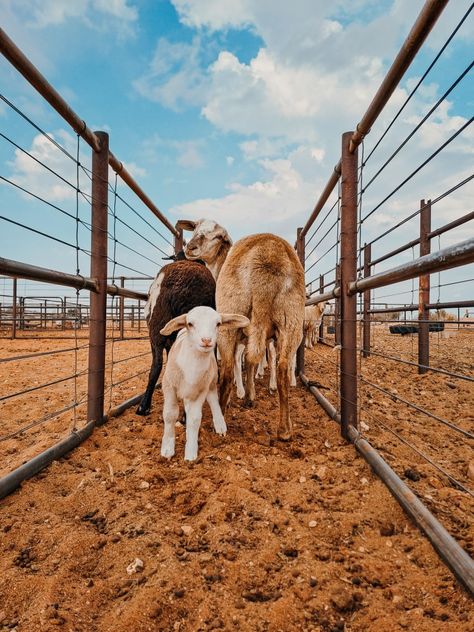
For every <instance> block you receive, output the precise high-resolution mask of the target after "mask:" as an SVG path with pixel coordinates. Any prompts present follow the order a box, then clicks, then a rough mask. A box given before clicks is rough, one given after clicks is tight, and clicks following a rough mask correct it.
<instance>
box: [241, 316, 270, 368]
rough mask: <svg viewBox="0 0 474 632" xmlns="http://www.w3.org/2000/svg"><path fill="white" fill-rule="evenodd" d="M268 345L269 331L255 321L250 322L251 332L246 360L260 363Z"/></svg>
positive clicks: (251, 362)
mask: <svg viewBox="0 0 474 632" xmlns="http://www.w3.org/2000/svg"><path fill="white" fill-rule="evenodd" d="M266 346H267V332H266V330H265V329H264V328H263V327H262V326H261V324H260V326H259V325H257V324H256V323H255V321H254V322H251V323H250V332H249V337H248V341H247V353H246V360H247V362H249V363H250V364H258V363H259V362H260V360H261V359H262V358H263V354H264V353H265V349H266Z"/></svg>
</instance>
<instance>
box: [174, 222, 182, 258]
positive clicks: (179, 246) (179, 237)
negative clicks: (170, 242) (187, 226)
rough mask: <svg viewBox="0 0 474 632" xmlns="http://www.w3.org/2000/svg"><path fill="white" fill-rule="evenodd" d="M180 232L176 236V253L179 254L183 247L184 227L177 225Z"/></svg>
mask: <svg viewBox="0 0 474 632" xmlns="http://www.w3.org/2000/svg"><path fill="white" fill-rule="evenodd" d="M176 230H177V231H178V234H177V235H175V237H174V254H175V255H177V254H178V252H180V251H181V250H182V249H183V229H182V228H178V227H177V226H176Z"/></svg>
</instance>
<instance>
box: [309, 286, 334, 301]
mask: <svg viewBox="0 0 474 632" xmlns="http://www.w3.org/2000/svg"><path fill="white" fill-rule="evenodd" d="M340 295H341V289H340V288H339V286H337V287H335V288H334V289H333V290H331V291H330V292H324V294H316V296H312V297H311V298H309V299H308V300H307V301H306V303H305V305H317V304H318V303H322V302H323V301H331V300H332V299H334V298H337V297H339V296H340Z"/></svg>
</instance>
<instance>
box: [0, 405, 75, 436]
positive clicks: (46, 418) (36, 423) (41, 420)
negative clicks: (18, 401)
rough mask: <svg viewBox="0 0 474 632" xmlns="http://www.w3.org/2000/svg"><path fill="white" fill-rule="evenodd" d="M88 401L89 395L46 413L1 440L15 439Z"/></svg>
mask: <svg viewBox="0 0 474 632" xmlns="http://www.w3.org/2000/svg"><path fill="white" fill-rule="evenodd" d="M86 401H87V396H86V397H84V398H83V399H81V400H80V401H78V402H72V403H71V404H68V405H67V406H65V407H64V408H61V410H57V411H55V412H54V413H48V414H47V415H44V417H40V418H39V419H36V420H35V421H32V422H31V423H29V424H27V425H26V426H22V427H21V428H19V429H18V430H15V431H14V432H11V433H10V434H7V435H3V436H2V437H0V442H2V441H7V439H13V438H14V437H17V436H18V435H20V434H23V433H24V432H25V431H26V430H31V428H35V427H36V426H40V425H41V424H44V423H46V422H47V421H51V419H54V418H55V417H59V415H62V414H63V413H67V412H68V411H69V410H71V408H75V407H78V406H81V405H82V404H84V403H85V402H86Z"/></svg>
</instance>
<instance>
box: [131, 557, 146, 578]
mask: <svg viewBox="0 0 474 632" xmlns="http://www.w3.org/2000/svg"><path fill="white" fill-rule="evenodd" d="M144 566H145V564H144V563H143V561H142V560H141V559H140V558H139V557H136V558H135V560H134V561H133V562H132V563H131V564H129V565H128V566H127V573H128V574H129V575H133V574H134V573H138V572H139V571H142V570H143V568H144Z"/></svg>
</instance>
